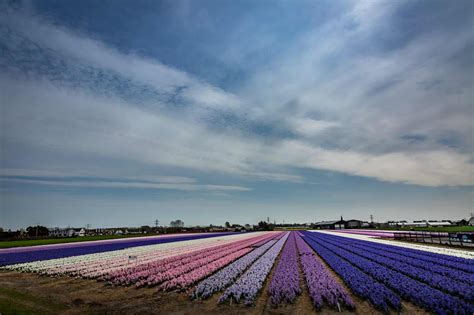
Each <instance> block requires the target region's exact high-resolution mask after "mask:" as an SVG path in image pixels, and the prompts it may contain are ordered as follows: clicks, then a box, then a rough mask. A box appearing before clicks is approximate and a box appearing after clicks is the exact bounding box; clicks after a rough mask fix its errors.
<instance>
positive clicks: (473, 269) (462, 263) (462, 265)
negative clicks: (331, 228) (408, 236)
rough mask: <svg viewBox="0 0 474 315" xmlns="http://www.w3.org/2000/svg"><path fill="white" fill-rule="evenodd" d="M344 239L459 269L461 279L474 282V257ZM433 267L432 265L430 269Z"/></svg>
mask: <svg viewBox="0 0 474 315" xmlns="http://www.w3.org/2000/svg"><path fill="white" fill-rule="evenodd" d="M344 240H347V241H349V240H351V243H352V244H359V245H361V246H364V247H367V248H373V249H376V250H379V251H383V252H384V253H393V254H398V255H400V256H403V257H407V258H412V259H417V260H419V261H422V262H426V263H431V264H434V265H436V266H439V267H447V268H452V269H456V270H459V271H460V272H462V274H461V276H462V278H461V279H464V280H466V279H467V280H468V281H469V282H470V283H471V284H474V263H473V262H472V259H466V258H461V257H454V256H449V255H443V254H437V253H432V252H426V251H421V250H416V249H411V248H406V247H400V246H393V245H386V244H379V243H374V242H368V241H362V240H355V239H349V238H346V237H344ZM347 241H346V242H347ZM431 268H432V267H431V266H430V269H431ZM466 276H467V277H466Z"/></svg>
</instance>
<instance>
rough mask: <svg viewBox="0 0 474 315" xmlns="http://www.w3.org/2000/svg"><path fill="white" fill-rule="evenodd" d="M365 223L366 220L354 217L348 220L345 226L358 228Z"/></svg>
mask: <svg viewBox="0 0 474 315" xmlns="http://www.w3.org/2000/svg"><path fill="white" fill-rule="evenodd" d="M363 224H364V222H363V221H361V220H355V219H352V220H348V221H346V223H345V224H344V226H345V228H346V229H358V228H361V227H362V225H363Z"/></svg>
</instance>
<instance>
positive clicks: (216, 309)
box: [0, 271, 426, 315]
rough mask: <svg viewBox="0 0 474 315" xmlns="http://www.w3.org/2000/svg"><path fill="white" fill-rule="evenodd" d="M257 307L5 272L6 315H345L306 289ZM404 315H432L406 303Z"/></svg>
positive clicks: (364, 310) (360, 309)
mask: <svg viewBox="0 0 474 315" xmlns="http://www.w3.org/2000/svg"><path fill="white" fill-rule="evenodd" d="M267 286H268V283H266V285H265V290H263V293H262V294H261V295H260V297H259V298H258V300H257V302H256V305H255V306H251V307H247V306H244V305H239V304H235V303H234V304H232V305H231V304H218V303H217V299H218V295H215V296H213V298H211V299H209V300H205V301H200V300H198V301H193V300H191V299H190V298H189V293H186V292H181V293H179V292H159V291H158V290H157V289H156V288H141V289H135V288H130V287H111V286H107V285H105V284H104V283H103V282H97V281H94V280H84V279H77V278H71V277H45V276H40V275H37V274H30V273H18V272H9V271H8V272H7V271H1V272H0V314H2V315H4V314H315V313H316V312H318V313H320V314H340V313H339V312H338V310H334V309H329V308H327V309H326V308H323V309H322V310H318V311H316V310H315V309H314V308H313V306H312V304H311V300H310V298H309V296H308V294H307V293H306V288H305V287H303V289H304V290H303V294H302V295H301V296H299V297H298V299H297V300H296V302H295V303H293V304H290V305H284V306H280V307H278V308H276V307H274V306H272V305H271V304H270V302H269V298H268V295H267V294H266V288H267ZM354 300H355V302H356V307H357V309H356V310H355V311H353V312H350V311H347V310H342V313H343V314H345V313H350V314H380V312H378V311H377V310H376V309H374V308H373V307H372V306H371V305H370V304H369V303H368V302H367V301H362V300H360V299H358V298H356V297H354ZM402 313H404V314H426V312H424V311H422V310H420V309H419V308H418V307H416V306H414V305H413V304H410V303H404V308H403V310H402Z"/></svg>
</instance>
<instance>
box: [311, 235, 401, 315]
mask: <svg viewBox="0 0 474 315" xmlns="http://www.w3.org/2000/svg"><path fill="white" fill-rule="evenodd" d="M312 234H313V233H311V232H303V233H302V235H303V238H304V240H305V241H306V243H307V244H308V245H309V246H310V247H311V248H312V249H314V251H315V252H316V253H317V254H318V255H319V256H320V257H321V258H322V259H323V260H324V261H325V262H326V263H327V264H328V265H329V267H331V269H333V270H334V271H335V272H336V273H337V274H338V275H339V276H340V277H341V278H342V280H343V281H344V282H345V283H346V284H347V286H349V288H351V290H352V291H353V292H354V293H355V294H356V295H357V296H359V297H361V298H363V299H368V300H369V301H370V302H371V303H372V304H373V305H374V306H375V307H377V308H379V309H381V310H383V311H385V312H388V310H389V307H393V308H395V309H396V310H399V309H400V308H401V302H400V298H399V297H398V296H397V295H396V294H395V293H394V292H393V291H392V290H390V289H389V288H387V287H386V286H385V285H384V284H382V283H380V282H379V281H377V280H375V279H374V278H372V277H370V276H368V275H367V274H366V273H364V272H362V271H361V270H360V269H359V268H356V267H355V266H354V265H352V264H350V263H349V262H348V261H347V260H346V259H341V257H340V256H338V255H336V254H335V253H334V252H332V251H330V250H328V249H327V248H325V247H323V246H320V244H318V243H316V242H315V241H314V240H313V239H312V238H310V237H309V236H310V235H312ZM314 234H315V233H314Z"/></svg>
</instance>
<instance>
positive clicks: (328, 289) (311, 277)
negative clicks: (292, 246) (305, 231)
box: [296, 235, 355, 309]
mask: <svg viewBox="0 0 474 315" xmlns="http://www.w3.org/2000/svg"><path fill="white" fill-rule="evenodd" d="M296 244H297V246H298V251H299V253H300V261H301V267H302V269H303V274H304V277H305V280H306V284H307V285H308V289H309V295H310V297H311V300H312V301H313V304H314V306H315V307H316V308H317V309H319V308H321V307H322V306H323V304H324V302H326V303H328V304H329V306H331V307H334V308H336V307H338V308H339V307H340V306H345V307H347V308H348V309H353V308H355V306H354V302H353V301H352V299H351V297H350V296H349V294H348V293H347V291H346V289H344V287H343V286H342V285H341V284H339V283H338V282H337V281H336V279H335V278H334V276H333V275H332V274H331V272H330V271H329V270H328V269H327V267H326V266H324V265H323V263H322V262H321V261H320V260H319V258H317V257H316V256H315V255H314V253H313V251H312V250H311V248H310V247H309V246H308V244H306V243H305V241H304V240H303V239H302V238H301V237H300V236H299V235H298V236H296Z"/></svg>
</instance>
